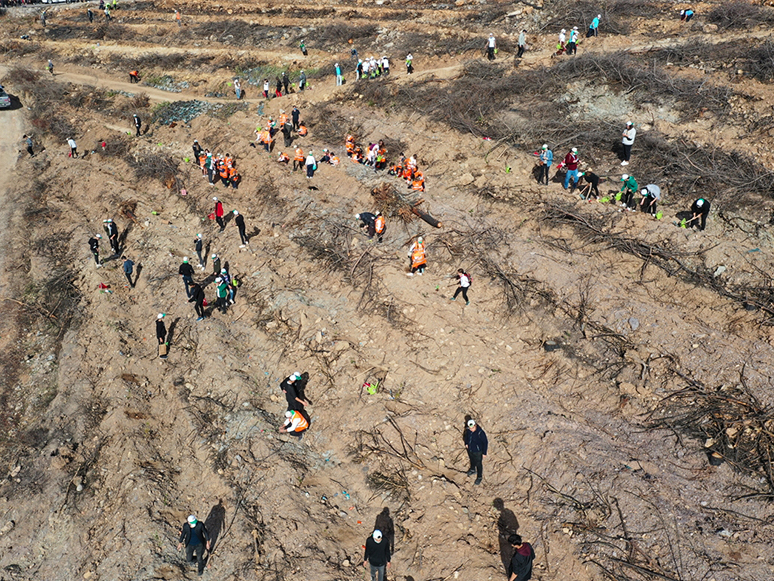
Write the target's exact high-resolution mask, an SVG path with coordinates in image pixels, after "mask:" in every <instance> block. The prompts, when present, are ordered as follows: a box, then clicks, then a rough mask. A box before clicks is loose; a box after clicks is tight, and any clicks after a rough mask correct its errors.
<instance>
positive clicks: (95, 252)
mask: <svg viewBox="0 0 774 581" xmlns="http://www.w3.org/2000/svg"><path fill="white" fill-rule="evenodd" d="M100 240H102V236H101V235H100V234H95V235H94V236H92V237H91V238H89V250H91V254H92V256H94V262H96V263H97V268H99V267H100V266H102V265H101V264H100V262H99V241H100Z"/></svg>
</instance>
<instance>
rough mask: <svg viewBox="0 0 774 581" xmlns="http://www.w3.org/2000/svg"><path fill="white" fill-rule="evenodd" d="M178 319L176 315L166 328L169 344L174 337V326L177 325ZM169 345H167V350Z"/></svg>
mask: <svg viewBox="0 0 774 581" xmlns="http://www.w3.org/2000/svg"><path fill="white" fill-rule="evenodd" d="M179 321H180V317H177V318H176V319H175V320H174V321H172V322H171V323H170V325H169V329H167V343H169V345H172V339H174V337H175V327H177V323H178V322H179ZM169 345H168V346H167V350H169Z"/></svg>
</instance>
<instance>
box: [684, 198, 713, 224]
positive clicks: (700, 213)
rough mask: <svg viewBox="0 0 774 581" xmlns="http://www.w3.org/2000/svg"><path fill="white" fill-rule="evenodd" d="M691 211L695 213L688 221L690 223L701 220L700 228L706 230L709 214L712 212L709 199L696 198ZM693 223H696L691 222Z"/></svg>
mask: <svg viewBox="0 0 774 581" xmlns="http://www.w3.org/2000/svg"><path fill="white" fill-rule="evenodd" d="M691 213H692V214H693V217H692V218H691V219H690V220H688V222H689V223H690V222H695V221H696V220H699V222H698V224H699V230H704V228H705V227H706V226H707V216H709V213H710V203H709V200H705V199H704V198H699V199H698V200H696V201H695V202H694V203H693V205H692V206H691ZM693 225H694V224H691V226H693Z"/></svg>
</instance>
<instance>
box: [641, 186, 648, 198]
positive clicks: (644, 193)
mask: <svg viewBox="0 0 774 581" xmlns="http://www.w3.org/2000/svg"><path fill="white" fill-rule="evenodd" d="M640 193H641V194H642V195H643V196H647V195H648V190H647V188H642V191H641V192H640Z"/></svg>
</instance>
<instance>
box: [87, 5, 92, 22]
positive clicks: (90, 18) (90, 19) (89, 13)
mask: <svg viewBox="0 0 774 581" xmlns="http://www.w3.org/2000/svg"><path fill="white" fill-rule="evenodd" d="M86 15H87V16H88V17H89V22H90V23H91V22H94V13H93V12H92V11H91V8H87V9H86Z"/></svg>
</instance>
